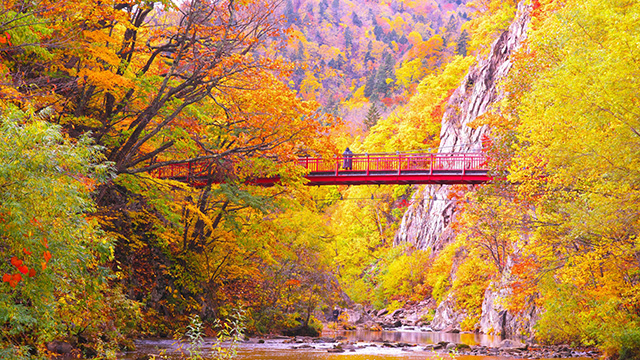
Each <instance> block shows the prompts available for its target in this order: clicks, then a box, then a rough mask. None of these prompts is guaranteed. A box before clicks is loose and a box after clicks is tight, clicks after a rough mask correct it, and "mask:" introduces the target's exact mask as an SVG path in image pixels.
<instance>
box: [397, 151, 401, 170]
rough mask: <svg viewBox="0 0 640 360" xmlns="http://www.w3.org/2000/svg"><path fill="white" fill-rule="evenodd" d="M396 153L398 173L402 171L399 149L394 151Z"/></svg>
mask: <svg viewBox="0 0 640 360" xmlns="http://www.w3.org/2000/svg"><path fill="white" fill-rule="evenodd" d="M396 155H398V175H400V172H401V171H402V155H401V154H400V152H399V151H396Z"/></svg>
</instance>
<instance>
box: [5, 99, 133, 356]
mask: <svg viewBox="0 0 640 360" xmlns="http://www.w3.org/2000/svg"><path fill="white" fill-rule="evenodd" d="M0 138H2V141H0V213H1V214H2V215H1V219H0V236H1V237H2V244H3V246H1V247H0V272H1V273H2V274H3V280H4V279H8V277H11V279H8V280H9V281H4V282H3V283H0V308H1V309H2V311H0V324H1V325H2V327H1V329H2V330H0V344H2V345H1V346H0V347H1V348H0V350H2V351H7V353H9V354H14V355H15V354H18V353H19V352H20V351H21V350H20V346H22V345H24V346H28V347H35V346H36V345H37V344H41V343H42V342H44V341H49V340H52V339H53V338H56V337H64V336H66V335H68V333H67V331H73V330H70V329H69V328H68V327H67V326H66V325H65V324H63V322H62V321H61V320H60V319H62V318H64V319H66V321H72V322H75V324H77V325H78V326H82V327H83V328H84V329H85V330H86V331H91V330H94V329H95V326H96V324H97V323H99V322H100V321H101V319H104V317H106V316H108V314H109V311H107V310H106V309H107V308H108V307H111V306H118V304H123V303H126V302H117V301H116V302H114V303H112V304H108V305H107V304H105V303H103V302H98V301H97V298H104V297H105V296H108V294H109V291H105V289H104V287H105V279H106V276H107V273H106V271H105V270H104V269H103V268H101V267H100V264H101V263H102V262H104V261H106V260H108V259H109V257H110V256H111V254H112V253H111V251H112V250H111V245H112V244H111V241H109V240H108V239H105V238H104V237H103V236H102V235H101V233H100V231H99V230H98V229H97V227H96V224H95V223H94V222H93V221H92V220H91V219H90V218H89V216H90V212H91V210H92V201H91V200H90V197H89V195H90V191H92V189H93V188H94V186H95V184H96V180H95V175H96V172H97V171H100V172H105V170H106V169H105V168H106V166H105V165H100V166H98V165H96V162H97V161H99V160H101V157H100V156H99V150H100V149H99V148H97V147H94V146H91V145H90V144H89V143H88V141H87V140H82V141H80V142H72V141H70V140H68V139H66V138H65V137H64V136H63V135H62V134H61V133H60V131H59V128H58V127H57V126H55V125H51V124H48V123H45V122H43V121H38V120H29V119H28V117H27V116H26V114H24V113H23V112H21V111H19V110H16V109H14V108H8V109H7V111H6V112H5V113H4V115H3V116H2V118H1V119H0ZM103 291H105V292H104V293H103ZM75 331H79V330H78V329H76V330H75ZM14 346H15V347H14Z"/></svg>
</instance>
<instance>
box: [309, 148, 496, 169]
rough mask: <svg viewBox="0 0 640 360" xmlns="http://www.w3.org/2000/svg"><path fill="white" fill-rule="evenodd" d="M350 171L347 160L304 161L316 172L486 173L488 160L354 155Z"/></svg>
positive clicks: (456, 155)
mask: <svg viewBox="0 0 640 360" xmlns="http://www.w3.org/2000/svg"><path fill="white" fill-rule="evenodd" d="M349 158H350V160H351V167H350V169H348V170H347V169H345V166H344V165H345V160H347V157H345V156H337V157H335V158H334V159H331V160H327V159H323V158H310V157H304V158H300V160H299V163H300V165H301V166H302V167H304V168H306V169H309V171H310V172H311V173H314V172H335V173H338V172H340V171H345V170H346V171H358V172H362V171H364V172H366V173H369V172H371V171H398V173H400V172H402V171H405V170H413V171H429V172H432V171H440V170H462V171H466V170H486V169H487V167H486V158H485V156H484V154H482V153H427V154H411V153H397V154H388V153H386V154H353V155H351V156H349Z"/></svg>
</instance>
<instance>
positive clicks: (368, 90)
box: [364, 71, 376, 98]
mask: <svg viewBox="0 0 640 360" xmlns="http://www.w3.org/2000/svg"><path fill="white" fill-rule="evenodd" d="M375 86H376V72H375V71H372V72H371V74H369V77H367V83H366V84H365V85H364V96H365V97H367V98H371V96H372V95H373V90H374V88H375Z"/></svg>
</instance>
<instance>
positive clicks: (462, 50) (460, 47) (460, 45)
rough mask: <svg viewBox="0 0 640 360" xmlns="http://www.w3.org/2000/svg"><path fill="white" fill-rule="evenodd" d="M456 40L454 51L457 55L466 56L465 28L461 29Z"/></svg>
mask: <svg viewBox="0 0 640 360" xmlns="http://www.w3.org/2000/svg"><path fill="white" fill-rule="evenodd" d="M456 42H457V45H456V53H457V54H458V55H462V56H467V44H468V43H469V33H468V32H467V30H462V32H461V33H460V36H458V40H456Z"/></svg>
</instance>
